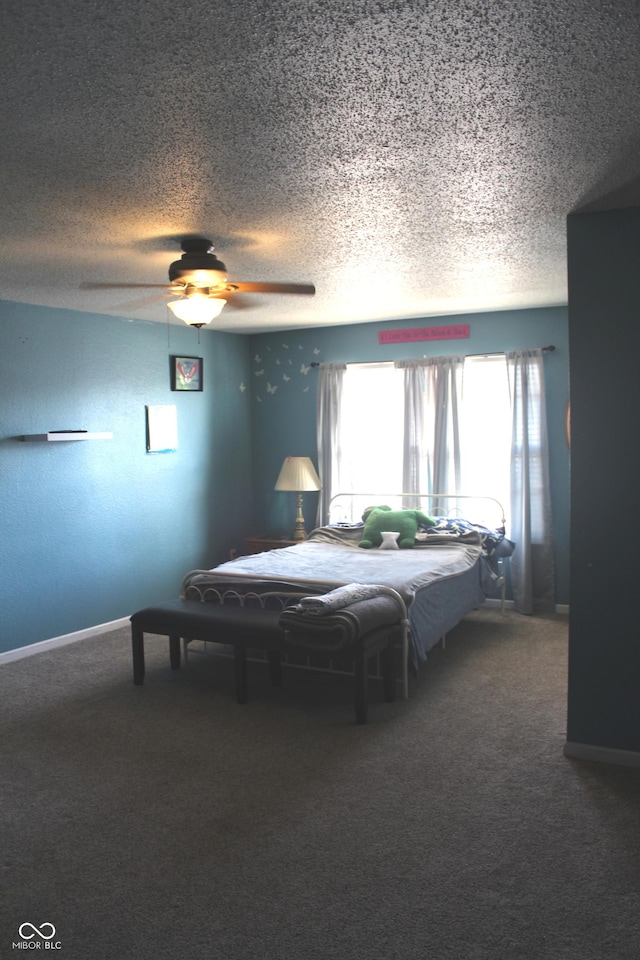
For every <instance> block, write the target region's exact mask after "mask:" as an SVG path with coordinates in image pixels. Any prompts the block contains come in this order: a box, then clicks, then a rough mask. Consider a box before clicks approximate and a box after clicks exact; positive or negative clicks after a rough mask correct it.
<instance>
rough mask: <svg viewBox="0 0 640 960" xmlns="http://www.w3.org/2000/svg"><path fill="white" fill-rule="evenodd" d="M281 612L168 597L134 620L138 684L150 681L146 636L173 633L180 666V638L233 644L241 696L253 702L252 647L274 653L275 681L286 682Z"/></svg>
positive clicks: (173, 653) (174, 661) (172, 651)
mask: <svg viewBox="0 0 640 960" xmlns="http://www.w3.org/2000/svg"><path fill="white" fill-rule="evenodd" d="M280 612H281V611H280V610H264V609H263V608H262V607H241V606H232V605H230V604H216V603H201V602H200V601H198V600H168V601H166V602H165V603H160V604H158V605H157V606H154V607H145V608H144V610H138V611H137V613H134V614H133V616H132V617H131V618H130V619H131V646H132V652H133V682H134V683H135V684H138V685H139V684H142V682H143V680H144V635H145V633H155V634H159V635H160V636H168V637H169V659H170V662H171V667H172V668H173V669H174V670H177V669H179V667H180V639H181V638H182V639H187V640H204V641H213V642H215V643H224V644H230V645H232V646H233V657H234V662H235V680H236V700H237V702H238V703H246V702H247V649H248V648H252V647H256V648H259V649H265V650H267V651H268V656H269V674H270V677H271V682H272V683H273V684H276V685H280V684H281V683H282V672H281V650H282V641H283V638H284V635H283V632H282V629H281V627H280V626H279V623H278V620H279V618H280Z"/></svg>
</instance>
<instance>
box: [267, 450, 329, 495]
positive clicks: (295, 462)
mask: <svg viewBox="0 0 640 960" xmlns="http://www.w3.org/2000/svg"><path fill="white" fill-rule="evenodd" d="M321 487H322V484H321V483H320V480H319V478H318V474H317V473H316V471H315V467H314V466H313V463H312V462H311V458H310V457H285V460H284V463H283V464H282V467H281V469H280V473H279V475H278V479H277V480H276V485H275V488H274V489H275V490H295V491H296V492H298V493H299V492H300V491H301V490H320V488H321Z"/></svg>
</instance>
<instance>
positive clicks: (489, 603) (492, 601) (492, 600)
mask: <svg viewBox="0 0 640 960" xmlns="http://www.w3.org/2000/svg"><path fill="white" fill-rule="evenodd" d="M482 606H483V607H497V609H498V610H499V609H500V607H501V606H502V600H500V599H499V598H498V597H487V599H486V600H485V602H484V603H483V604H482ZM514 607H515V603H514V602H513V600H505V602H504V609H505V610H513V608H514Z"/></svg>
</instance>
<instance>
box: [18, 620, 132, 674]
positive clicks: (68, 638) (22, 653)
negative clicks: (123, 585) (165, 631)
mask: <svg viewBox="0 0 640 960" xmlns="http://www.w3.org/2000/svg"><path fill="white" fill-rule="evenodd" d="M128 623H129V617H121V619H120V620H111V622H110V623H99V624H98V625H97V626H95V627H87V628H86V630H76V632H75V633H65V634H64V635H63V636H61V637H52V638H51V639H50V640H40V641H39V642H38V643H30V644H27V646H25V647H17V648H16V649H15V650H7V651H6V653H0V666H2V664H3V663H10V662H11V661H12V660H22V659H23V658H24V657H32V656H34V655H35V654H36V653H44V652H45V651H48V650H54V649H55V648H56V647H66V645H67V644H69V643H76V641H77V640H86V639H87V638H88V637H97V636H99V634H101V633H108V632H109V631H110V630H118V629H119V628H120V627H126V626H127V625H128Z"/></svg>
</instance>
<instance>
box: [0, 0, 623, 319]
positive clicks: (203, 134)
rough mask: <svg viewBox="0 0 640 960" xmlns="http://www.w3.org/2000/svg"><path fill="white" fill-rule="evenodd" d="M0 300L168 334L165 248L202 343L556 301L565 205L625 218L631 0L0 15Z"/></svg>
mask: <svg viewBox="0 0 640 960" xmlns="http://www.w3.org/2000/svg"><path fill="white" fill-rule="evenodd" d="M0 37H1V39H0V53H1V55H2V56H1V60H0V62H1V63H2V73H3V87H2V89H3V106H4V110H3V113H4V116H3V137H2V138H0V160H1V163H2V170H3V177H4V189H3V190H2V191H1V192H0V239H1V244H2V249H1V250H0V298H3V299H9V300H18V301H23V302H27V303H37V304H51V305H54V306H64V307H71V308H76V309H81V310H86V311H89V312H92V313H98V314H99V313H104V314H112V315H116V316H122V317H125V318H129V319H142V320H155V321H161V322H165V321H166V319H167V316H166V314H167V311H166V307H165V304H164V298H163V296H162V292H161V291H159V292H158V296H156V295H155V294H154V291H140V290H131V291H126V290H114V291H96V290H93V291H87V290H80V289H79V285H80V284H81V283H82V282H84V281H99V282H106V281H114V282H123V283H124V282H138V283H160V284H162V283H164V282H165V281H166V279H167V269H168V265H169V263H170V262H171V261H172V260H173V259H175V258H176V256H177V255H178V253H179V249H178V248H179V238H180V237H181V236H183V235H185V234H198V235H204V236H206V237H210V238H211V239H212V240H213V241H214V243H215V246H216V251H217V253H218V255H219V256H220V257H221V258H222V259H223V260H224V261H225V263H226V264H227V268H228V271H229V275H230V277H231V278H235V279H241V280H262V279H263V280H293V281H308V280H311V281H313V282H314V283H315V284H316V287H317V291H318V292H317V295H316V296H315V297H314V298H299V297H280V296H270V297H269V296H255V297H251V298H250V297H246V298H245V301H244V306H245V307H248V309H243V310H240V309H237V310H231V309H229V308H226V309H225V310H224V311H223V313H222V314H221V317H220V319H219V320H218V321H216V326H217V327H218V328H220V329H229V330H237V331H240V332H247V331H249V330H254V329H255V330H267V329H286V328H288V327H303V326H307V325H328V324H332V323H349V322H361V321H367V320H379V319H393V318H403V317H407V318H410V317H422V316H437V315H442V314H447V313H463V312H468V311H478V310H488V309H502V308H505V309H506V308H515V307H533V306H544V305H549V304H559V303H565V302H566V297H567V291H566V254H565V226H566V223H565V221H566V216H567V214H568V213H569V212H570V211H572V210H575V209H578V208H580V207H581V206H583V205H585V204H591V205H592V206H593V204H594V203H595V204H596V205H597V203H601V204H602V205H604V206H606V205H607V202H608V201H607V200H606V199H602V198H606V196H607V194H609V193H611V192H612V191H617V193H616V196H615V198H614V199H613V200H612V201H611V202H612V203H613V204H615V205H620V204H629V203H631V204H634V205H635V204H637V203H638V199H639V190H638V177H639V174H640V150H639V148H640V115H639V113H638V109H637V104H638V101H639V99H640V96H639V95H640V57H639V56H638V49H639V42H640V7H639V5H638V3H637V0H633V2H631V0H616V2H613V0H612V2H610V3H606V2H603V0H555V2H551V0H526V2H525V0H523V2H522V3H513V2H512V0H493V2H490V0H466V2H463V0H446V2H445V0H433V2H429V0H351V2H349V0H322V2H320V0H312V2H309V0H304V2H303V0H268V2H267V0H253V2H249V0H233V2H230V0H223V2H216V3H213V2H212V0H207V2H204V0H189V2H188V3H184V4H182V5H180V4H176V3H175V2H172V3H168V2H167V0H154V2H153V3H151V2H147V0H112V2H110V3H108V4H98V3H95V2H92V0H66V2H64V3H61V4H45V3H44V2H42V0H36V2H34V3H29V4H24V3H22V2H18V0H5V3H4V4H3V9H2V13H1V29H0Z"/></svg>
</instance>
